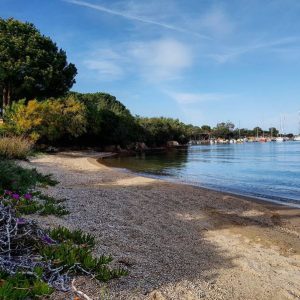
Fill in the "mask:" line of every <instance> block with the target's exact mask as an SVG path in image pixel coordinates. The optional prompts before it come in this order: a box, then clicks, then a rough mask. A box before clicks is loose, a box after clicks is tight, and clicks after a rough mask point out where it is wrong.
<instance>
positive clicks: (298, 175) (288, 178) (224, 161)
mask: <svg viewBox="0 0 300 300" xmlns="http://www.w3.org/2000/svg"><path fill="white" fill-rule="evenodd" d="M107 163H108V164H109V165H111V166H114V167H118V168H126V169H129V170H131V171H134V172H140V173H143V174H147V175H149V176H154V177H160V178H164V179H167V180H172V181H174V180H175V181H180V182H186V183H189V184H193V185H197V186H202V187H207V188H211V189H216V190H222V191H227V192H231V193H237V194H241V195H246V196H254V197H259V198H264V199H269V200H276V201H282V202H286V203H287V202H289V203H297V204H300V142H284V143H245V144H229V145H201V146H192V147H189V149H188V150H181V151H174V152H170V153H167V154H158V155H142V156H135V157H126V158H115V159H108V160H107Z"/></svg>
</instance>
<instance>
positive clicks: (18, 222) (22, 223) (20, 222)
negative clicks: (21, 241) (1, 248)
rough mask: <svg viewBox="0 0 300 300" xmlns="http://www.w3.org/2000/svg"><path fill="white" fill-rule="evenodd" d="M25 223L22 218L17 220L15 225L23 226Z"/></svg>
mask: <svg viewBox="0 0 300 300" xmlns="http://www.w3.org/2000/svg"><path fill="white" fill-rule="evenodd" d="M26 223H27V221H26V219H24V218H17V225H25V224H26Z"/></svg>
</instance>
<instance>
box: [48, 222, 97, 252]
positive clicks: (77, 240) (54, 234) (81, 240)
mask: <svg viewBox="0 0 300 300" xmlns="http://www.w3.org/2000/svg"><path fill="white" fill-rule="evenodd" d="M49 236H50V237H51V238H52V239H54V240H56V241H59V242H63V241H69V242H73V243H74V244H76V245H78V246H81V247H90V248H92V247H94V246H95V238H94V237H93V236H92V235H90V234H88V233H83V232H82V231H81V230H80V229H77V230H74V231H70V230H69V229H68V228H65V227H57V228H54V229H52V230H50V231H49Z"/></svg>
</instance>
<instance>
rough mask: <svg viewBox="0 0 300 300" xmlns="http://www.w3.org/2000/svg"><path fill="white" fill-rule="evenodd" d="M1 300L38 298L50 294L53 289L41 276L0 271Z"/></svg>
mask: <svg viewBox="0 0 300 300" xmlns="http://www.w3.org/2000/svg"><path fill="white" fill-rule="evenodd" d="M0 278H1V279H0V300H24V299H38V298H40V297H41V296H46V295H50V294H51V293H52V292H53V289H52V288H51V287H50V286H49V285H48V284H47V283H45V282H44V281H42V280H41V279H40V276H38V274H36V276H28V275H23V274H21V273H17V274H16V275H14V276H9V275H8V274H6V273H4V272H0Z"/></svg>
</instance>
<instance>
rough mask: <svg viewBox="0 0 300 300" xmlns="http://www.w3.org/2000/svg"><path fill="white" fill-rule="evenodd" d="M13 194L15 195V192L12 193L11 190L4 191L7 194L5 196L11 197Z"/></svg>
mask: <svg viewBox="0 0 300 300" xmlns="http://www.w3.org/2000/svg"><path fill="white" fill-rule="evenodd" d="M12 193H13V192H12V191H9V190H5V191H4V194H5V195H10V196H11V195H12Z"/></svg>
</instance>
